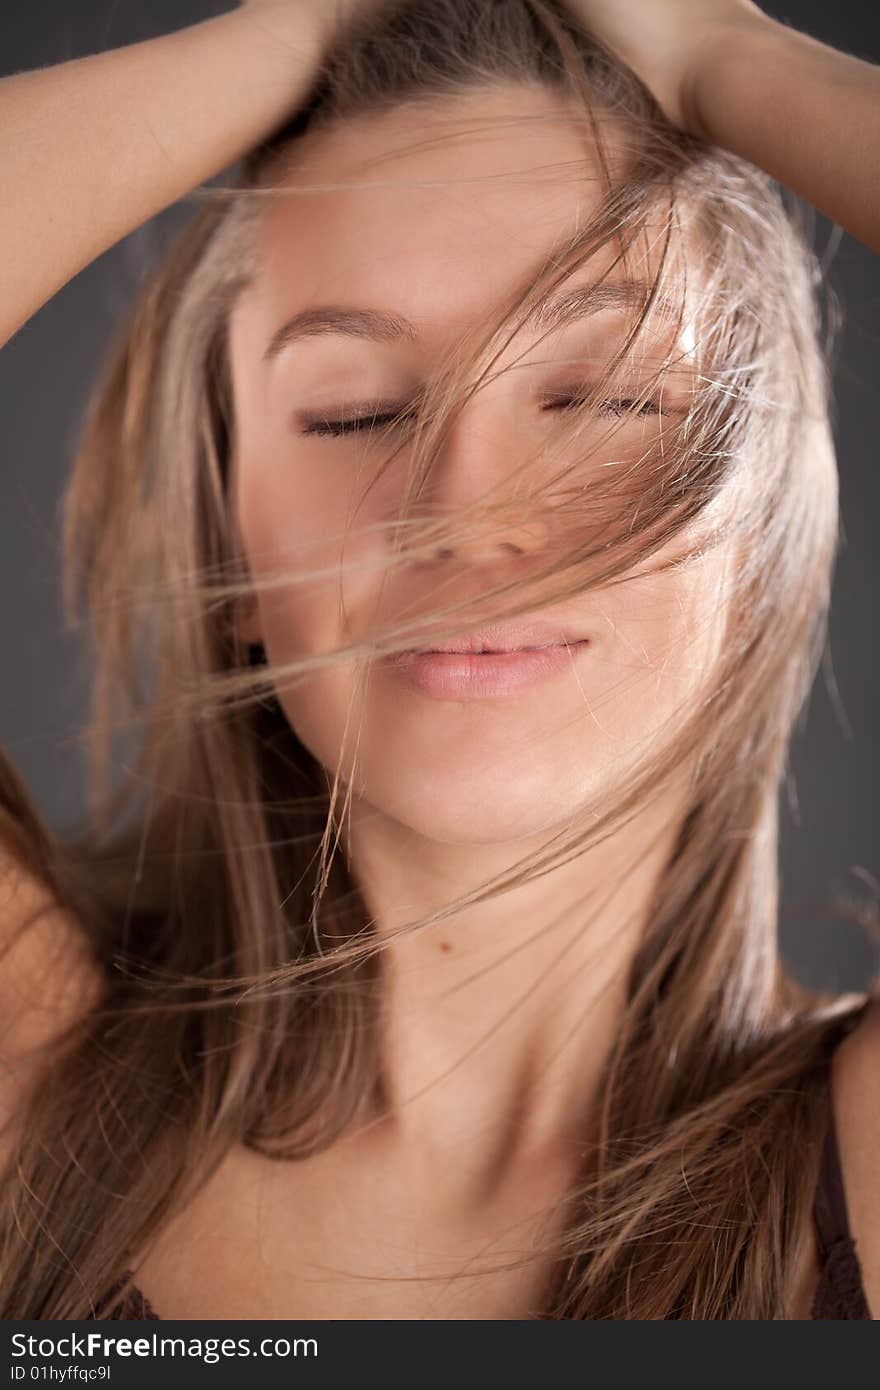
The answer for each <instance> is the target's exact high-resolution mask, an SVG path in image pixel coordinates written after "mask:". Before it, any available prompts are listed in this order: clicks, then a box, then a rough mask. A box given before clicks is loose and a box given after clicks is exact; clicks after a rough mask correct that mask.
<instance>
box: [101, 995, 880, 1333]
mask: <svg viewBox="0 0 880 1390" xmlns="http://www.w3.org/2000/svg"><path fill="white" fill-rule="evenodd" d="M861 1012H862V1011H861V1010H858V1011H856V1012H855V1013H854V1014H849V1015H847V1016H846V1018H844V1019H843V1020H842V1022H841V1024H840V1025H839V1026H838V1027H836V1028H832V1029H830V1030H829V1039H828V1047H827V1051H826V1054H825V1060H824V1067H823V1072H824V1076H823V1085H824V1087H825V1094H826V1103H827V1107H828V1126H827V1129H826V1132H825V1141H824V1144H823V1147H822V1157H821V1161H820V1168H819V1180H818V1183H817V1185H816V1197H815V1202H814V1206H813V1216H814V1220H815V1223H816V1231H817V1234H818V1237H819V1248H820V1256H821V1261H822V1269H821V1274H820V1277H819V1283H818V1285H817V1286H816V1292H815V1294H814V1297H813V1304H812V1308H811V1310H810V1317H811V1319H829V1318H833V1319H840V1318H857V1319H860V1320H865V1319H867V1320H869V1321H870V1320H871V1311H870V1309H869V1308H868V1302H867V1299H866V1297H865V1289H864V1285H863V1282H862V1271H861V1267H860V1265H859V1257H858V1255H857V1253H856V1247H855V1240H854V1239H853V1236H852V1233H851V1231H850V1227H849V1214H848V1212H847V1207H846V1195H845V1192H844V1187H843V1173H842V1171H841V1165H840V1150H839V1147H838V1142H837V1128H836V1125H835V1121H834V1106H833V1104H832V1096H831V1059H832V1057H833V1055H834V1051H835V1049H836V1047H837V1045H838V1043H839V1042H841V1041H842V1039H843V1037H845V1036H846V1034H847V1033H848V1032H849V1031H850V1030H851V1029H852V1028H853V1027H854V1026H855V1024H856V1023H857V1022H858V1021H859V1019H860V1018H861ZM128 1278H130V1271H129V1270H126V1271H125V1273H124V1274H123V1275H122V1277H121V1278H120V1280H119V1282H118V1283H117V1284H114V1286H113V1288H112V1289H111V1290H110V1291H109V1293H108V1296H107V1301H108V1302H109V1300H110V1299H112V1298H113V1296H114V1295H115V1294H116V1293H117V1292H118V1291H119V1290H121V1288H122V1286H123V1284H124V1283H125V1281H126V1280H127V1279H128ZM106 1317H107V1318H108V1319H111V1318H118V1319H130V1320H131V1321H146V1320H150V1321H154V1322H161V1321H162V1319H161V1317H160V1315H159V1314H158V1313H157V1312H155V1311H154V1310H153V1308H152V1306H151V1305H150V1302H149V1300H148V1299H146V1298H145V1297H144V1295H143V1294H142V1293H141V1291H140V1289H138V1288H137V1287H136V1286H134V1285H131V1286H130V1287H129V1290H128V1293H127V1294H126V1295H125V1297H124V1298H123V1299H122V1301H121V1302H120V1303H118V1304H117V1305H116V1306H115V1307H114V1308H113V1311H112V1312H111V1313H108V1314H106Z"/></svg>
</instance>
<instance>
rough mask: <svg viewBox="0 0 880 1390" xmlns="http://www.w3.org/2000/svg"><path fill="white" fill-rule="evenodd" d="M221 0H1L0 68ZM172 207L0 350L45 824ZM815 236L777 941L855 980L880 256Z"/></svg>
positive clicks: (15, 583) (849, 25)
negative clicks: (114, 394) (95, 496)
mask: <svg viewBox="0 0 880 1390" xmlns="http://www.w3.org/2000/svg"><path fill="white" fill-rule="evenodd" d="M231 7H232V6H231V5H230V4H228V3H217V0H128V3H121V2H120V0H76V4H75V5H74V6H71V5H70V0H31V3H29V4H27V5H24V4H21V3H15V2H14V0H13V3H10V2H9V0H7V3H6V4H5V5H4V6H2V7H0V72H2V73H4V74H5V73H9V72H16V71H21V70H23V69H27V68H32V67H38V66H43V65H45V64H50V63H57V62H61V61H63V60H64V59H67V58H72V57H79V56H82V55H84V54H87V53H93V52H97V51H100V50H102V49H106V48H112V47H117V46H119V45H121V44H125V43H131V42H134V41H136V40H139V39H145V38H149V37H151V36H153V35H155V34H158V33H162V32H166V31H168V30H171V29H175V28H179V27H181V26H182V25H184V24H188V23H192V22H194V21H196V20H199V19H206V18H208V17H209V16H210V15H212V14H217V13H220V12H222V11H224V10H226V9H229V8H231ZM764 8H765V9H767V10H768V11H769V12H770V13H772V14H774V15H775V16H776V17H777V18H780V19H784V20H786V21H788V22H789V23H791V24H793V25H794V26H795V27H797V28H800V29H804V30H806V31H807V32H809V33H811V34H813V35H814V36H815V37H817V38H820V39H823V40H824V41H825V42H828V43H831V44H833V45H835V46H836V47H839V48H843V49H845V50H846V51H847V52H850V53H854V54H856V55H857V56H859V57H862V58H867V59H869V60H871V61H873V62H877V61H880V13H878V7H877V6H875V5H874V4H866V3H865V0H839V3H837V4H835V5H833V6H830V5H828V4H827V0H790V3H788V4H776V3H773V4H770V3H767V4H765V5H764ZM108 114H109V113H108ZM0 196H7V195H6V193H5V191H4V192H3V193H2V194H0ZM187 215H188V210H187V208H186V207H181V206H180V205H178V207H176V208H174V209H171V210H169V212H167V213H166V214H163V216H162V217H160V218H157V219H154V221H153V222H151V223H149V224H148V225H147V226H145V227H144V228H141V229H140V230H139V231H137V232H135V233H134V234H133V235H132V236H130V237H128V238H126V240H125V241H123V242H121V243H120V244H119V245H118V246H116V247H114V248H113V249H112V250H111V251H109V252H108V253H107V254H106V255H104V256H102V257H100V259H99V260H97V261H96V262H94V263H93V264H92V265H91V266H89V267H88V268H87V269H86V270H84V271H83V272H82V273H81V274H80V275H78V276H77V277H76V278H75V279H74V280H73V281H72V282H71V283H70V284H68V285H67V286H65V288H64V289H62V290H61V291H60V292H59V293H58V294H56V295H55V297H54V299H53V300H52V301H51V302H50V303H49V304H47V305H45V306H44V307H43V309H41V310H40V312H39V313H38V314H36V315H35V316H34V318H32V319H31V321H30V322H29V323H28V324H26V325H25V326H24V327H23V328H22V329H21V330H20V331H19V332H18V334H17V335H16V336H15V337H14V338H13V339H12V341H11V342H10V343H9V344H7V346H6V347H5V348H4V350H3V351H2V353H0V419H2V421H3V442H4V449H3V452H4V454H5V458H4V460H3V465H2V468H0V627H2V632H3V637H4V640H3V649H4V680H3V682H2V689H0V744H2V746H3V748H4V749H5V751H6V752H7V753H8V754H9V755H10V756H11V757H12V759H13V761H14V762H15V764H16V765H17V767H18V768H19V769H20V771H21V772H22V774H23V776H24V778H25V780H26V782H27V783H28V785H29V787H30V789H31V791H32V793H33V795H34V797H35V799H36V801H37V804H38V806H39V807H40V809H41V810H42V812H43V814H44V815H45V817H46V819H47V821H48V822H49V823H50V824H51V825H52V826H53V827H55V828H57V829H59V830H63V829H64V828H65V826H67V825H70V824H71V823H72V821H73V820H74V819H75V817H76V814H77V812H78V810H79V808H80V805H81V798H82V764H81V758H80V754H79V751H78V749H77V746H76V733H77V729H78V727H79V724H80V720H81V718H82V715H83V713H84V710H85V700H86V690H87V673H86V670H85V661H84V658H83V653H82V650H81V647H80V642H79V639H78V638H77V637H76V635H74V634H68V633H65V632H64V631H63V628H62V623H61V614H60V602H59V594H58V524H57V502H58V495H59V492H60V488H61V485H62V481H63V479H64V477H65V474H66V472H67V469H68V466H69V462H70V459H71V455H72V450H73V446H74V441H75V438H76V432H77V428H78V423H79V416H80V412H81V409H82V406H83V404H84V401H85V398H86V394H87V391H88V388H89V384H90V382H91V381H92V379H93V376H94V373H95V371H96V369H97V366H98V363H99V361H100V359H101V356H102V353H103V352H104V350H105V347H106V345H107V342H108V338H109V335H110V332H111V330H112V327H113V324H114V323H115V321H116V320H117V318H118V316H119V315H120V314H121V313H122V311H123V309H124V308H125V306H126V304H127V303H128V301H129V299H130V297H131V295H132V293H133V290H134V288H135V286H136V284H137V281H138V278H139V276H140V275H141V274H142V273H143V269H144V267H145V266H147V265H149V263H150V262H151V260H152V258H153V257H154V256H155V255H156V254H157V253H158V251H159V250H160V248H161V246H162V244H163V243H164V241H165V240H166V239H167V235H168V234H169V232H171V231H172V230H173V229H174V228H175V227H176V226H177V225H179V223H180V221H181V220H182V219H185V217H186V216H187ZM816 241H817V245H818V246H819V247H820V248H826V247H827V248H828V257H829V262H828V278H829V280H830V282H831V284H832V286H833V287H834V288H835V289H836V291H837V293H838V295H839V297H840V299H841V301H842V305H843V309H844V313H845V327H844V332H843V337H842V339H841V342H840V348H839V359H838V367H837V371H836V383H835V394H836V401H837V441H838V452H839V461H840V474H841V505H842V517H843V544H842V550H841V554H840V558H839V561H838V568H837V576H836V582H835V589H834V603H833V611H832V624H831V642H830V664H829V663H828V662H827V663H826V671H825V673H824V674H821V675H820V677H819V680H818V681H817V683H816V686H815V689H814V693H813V697H812V700H811V703H810V708H809V712H808V716H807V718H806V720H805V721H804V726H803V730H802V732H801V734H800V736H799V738H798V740H797V743H796V746H795V752H794V760H793V775H792V782H793V784H794V791H795V792H796V804H797V811H796V812H795V807H794V805H793V804H792V799H791V798H789V804H788V805H786V806H784V807H783V842H782V873H783V896H782V911H781V921H780V942H781V947H782V951H783V954H784V955H785V957H786V959H787V960H788V962H789V964H790V966H791V968H792V970H793V971H794V973H795V974H796V975H797V976H798V978H800V979H802V980H804V981H805V982H807V983H809V984H811V985H815V986H819V987H827V988H833V989H850V988H859V987H860V986H861V985H862V984H864V983H865V982H866V981H867V979H868V978H869V976H870V974H871V973H872V971H873V970H874V969H876V966H877V959H876V949H875V948H873V947H872V946H871V945H870V943H869V939H868V938H867V937H866V936H865V935H864V934H863V933H862V931H861V930H860V928H859V927H857V926H856V925H854V924H852V923H851V922H849V921H847V920H846V918H845V917H844V916H843V915H842V914H841V913H840V911H839V910H838V908H837V906H836V903H837V902H838V900H840V899H841V898H843V899H852V898H854V897H857V898H860V899H866V900H867V901H868V902H870V901H871V900H872V898H876V896H877V893H878V883H877V879H878V878H880V845H878V838H880V837H878V834H877V829H876V823H877V816H878V811H880V792H878V787H877V773H878V770H880V766H878V733H880V713H878V711H880V660H878V656H877V653H876V651H875V646H874V640H875V605H874V595H875V591H876V586H877V580H878V558H877V550H876V547H875V540H874V537H875V531H876V529H877V524H878V522H880V477H878V468H877V458H876V446H875V437H876V427H877V423H878V421H880V408H878V375H880V374H878V372H877V369H876V367H875V349H876V344H877V337H878V332H880V260H878V258H876V257H875V256H873V255H872V254H871V252H870V251H868V250H867V249H866V248H865V247H863V246H860V245H859V244H858V243H856V242H855V241H853V240H852V238H850V237H848V236H845V235H844V236H843V237H842V238H841V239H840V241H839V243H838V242H837V241H836V240H835V238H834V237H833V235H832V229H831V228H830V227H829V226H828V224H827V223H825V222H824V220H823V219H821V218H820V219H818V221H817V233H816Z"/></svg>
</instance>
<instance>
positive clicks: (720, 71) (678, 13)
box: [567, 0, 880, 251]
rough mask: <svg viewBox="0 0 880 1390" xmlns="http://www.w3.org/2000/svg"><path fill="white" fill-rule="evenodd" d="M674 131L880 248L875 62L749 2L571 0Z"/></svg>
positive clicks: (879, 82) (879, 89)
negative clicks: (758, 173)
mask: <svg viewBox="0 0 880 1390" xmlns="http://www.w3.org/2000/svg"><path fill="white" fill-rule="evenodd" d="M567 4H568V8H569V9H570V11H571V12H572V13H573V14H575V15H577V16H578V17H579V18H580V19H581V20H582V21H583V23H584V24H585V26H586V27H587V28H588V29H590V30H591V31H593V32H595V33H596V34H597V35H598V36H599V37H600V38H603V39H604V40H605V42H606V43H608V45H609V47H611V48H612V49H614V50H615V51H616V52H617V53H618V54H619V55H620V56H621V57H622V58H623V59H624V60H625V61H626V62H628V63H629V65H630V66H631V67H632V68H633V69H634V70H635V72H637V73H638V74H639V76H640V77H641V78H642V80H643V81H644V82H645V83H646V84H647V86H648V87H649V88H650V90H651V91H652V92H653V94H654V96H655V97H656V98H657V100H658V101H659V103H660V105H661V106H662V107H663V109H664V111H665V112H666V114H667V115H668V116H669V117H670V119H671V120H673V121H674V122H675V123H676V124H677V125H680V126H682V127H683V128H684V129H686V130H690V131H691V132H692V133H694V134H696V135H702V136H704V137H705V138H706V139H708V140H711V141H713V142H714V143H715V144H717V145H722V146H724V148H725V149H728V150H732V151H733V152H734V153H735V154H739V155H742V156H743V157H744V158H745V159H748V160H749V161H750V162H751V163H752V164H756V165H758V166H759V168H761V169H765V170H766V171H767V173H769V174H772V175H773V177H774V178H776V179H778V180H779V181H780V182H781V183H784V184H786V185H787V186H788V187H789V188H791V189H792V190H793V191H794V192H795V193H797V194H799V195H800V196H801V197H802V198H805V199H806V200H807V202H809V203H812V204H813V206H814V207H816V208H818V209H819V211H820V212H823V213H824V214H825V215H826V217H829V218H831V220H832V221H834V222H837V223H838V224H839V225H840V226H842V227H844V228H845V229H846V230H847V231H848V232H850V233H851V234H852V235H853V236H854V237H856V238H858V240H859V241H862V242H864V243H865V244H866V245H867V246H870V247H871V248H872V250H874V251H880V177H878V171H880V67H878V66H875V65H874V64H873V63H868V62H863V61H862V60H861V59H859V58H852V57H849V56H848V55H847V54H844V53H839V52H838V51H837V50H836V49H833V48H829V47H828V46H827V45H826V44H823V43H819V42H818V41H817V40H816V39H812V38H809V37H807V35H805V34H801V33H798V32H797V31H796V30H794V29H790V28H787V27H786V26H785V25H784V24H780V23H778V22H777V21H776V20H773V19H771V18H770V17H769V16H768V15H766V14H764V12H763V11H762V10H760V9H759V8H758V7H757V6H756V5H754V4H751V3H750V2H749V0H567Z"/></svg>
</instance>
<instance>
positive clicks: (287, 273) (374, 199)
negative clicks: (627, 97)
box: [233, 85, 661, 342]
mask: <svg viewBox="0 0 880 1390" xmlns="http://www.w3.org/2000/svg"><path fill="white" fill-rule="evenodd" d="M601 136H602V139H603V142H604V153H605V155H606V157H607V158H608V159H609V160H610V162H611V166H612V168H613V169H615V170H619V169H621V168H622V166H623V163H624V161H625V158H626V154H625V146H626V142H625V140H624V139H623V137H622V132H621V130H620V129H619V128H618V127H617V126H616V124H615V123H614V122H613V120H612V118H610V117H604V118H602V119H601ZM294 155H295V166H294V167H293V168H291V169H290V170H289V171H288V172H287V173H286V175H285V177H284V180H283V184H282V192H281V193H280V195H279V196H278V197H277V198H276V197H270V198H269V199H268V200H267V204H266V206H265V208H264V209H263V211H262V212H261V216H260V219H259V223H258V234H257V248H256V249H257V262H256V266H257V269H256V274H255V277H254V280H253V282H252V284H251V286H250V287H249V289H248V291H247V294H246V295H245V297H244V298H245V301H246V308H245V310H244V316H245V317H246V318H247V319H248V320H249V321H250V322H251V323H256V321H257V320H259V324H260V331H262V332H264V331H265V328H266V326H267V325H268V324H270V323H271V321H272V319H273V318H274V319H275V320H279V316H280V314H281V311H282V310H286V311H287V312H288V313H290V312H293V311H299V310H308V309H309V308H310V307H311V306H315V305H325V304H328V303H329V304H342V305H347V304H350V305H360V304H363V305H368V304H372V305H380V306H384V307H386V308H388V309H391V310H394V311H396V312H397V313H398V314H400V315H401V316H404V317H405V318H406V319H408V320H409V321H410V322H411V323H412V324H414V325H415V328H416V330H417V332H418V334H419V337H420V339H421V340H422V341H424V342H428V341H430V340H431V339H432V338H435V337H436V338H437V339H438V340H439V339H440V338H441V337H442V338H444V339H447V338H449V339H451V340H452V341H453V342H454V341H455V337H456V335H457V334H458V333H460V332H462V331H464V330H465V329H467V328H471V327H473V325H474V324H475V323H479V322H481V321H485V319H486V317H487V316H488V315H490V314H491V312H492V308H493V305H495V304H496V303H497V302H498V301H499V300H501V299H503V298H504V297H505V296H506V294H508V293H509V291H510V289H511V288H512V287H513V286H514V285H515V284H517V283H520V281H521V277H522V276H523V274H527V273H528V272H529V271H530V270H532V269H533V268H534V267H535V266H536V264H540V263H542V261H543V258H544V257H545V256H546V255H547V254H548V252H550V251H551V250H554V249H556V248H559V247H560V246H562V245H564V243H565V242H566V241H567V240H568V239H569V238H570V237H571V236H572V235H574V234H576V233H577V232H578V231H580V230H582V229H583V228H584V226H585V225H586V224H587V223H588V222H589V221H590V219H591V218H592V217H593V215H594V214H595V211H596V209H597V207H598V205H599V203H600V200H601V198H602V196H603V193H604V185H603V182H602V178H601V164H600V160H599V157H598V151H597V147H596V143H595V137H594V135H593V134H592V133H591V132H590V130H589V128H588V127H587V125H586V122H585V121H584V119H583V116H581V117H580V118H578V112H577V109H576V108H575V107H574V106H573V105H570V104H568V103H567V102H566V101H565V100H564V99H563V98H562V97H561V96H559V95H557V94H555V93H552V92H549V91H548V90H546V89H542V88H539V87H528V86H525V85H516V86H510V87H503V86H499V87H496V88H487V89H480V90H476V91H473V92H468V93H462V94H457V95H455V96H444V97H443V98H439V99H437V100H436V101H434V102H431V103H428V104H424V103H419V105H418V107H415V106H410V107H396V108H395V109H393V110H391V111H388V112H382V113H374V114H370V115H368V116H366V117H363V118H360V117H359V118H356V119H352V120H346V121H344V122H340V123H339V124H338V125H336V126H334V127H331V128H329V129H327V130H325V131H322V132H317V133H314V134H312V135H309V136H307V137H305V138H304V139H303V140H301V141H300V142H299V143H298V145H297V146H296V147H295V150H294ZM330 184H339V185H341V186H339V187H333V188H329V187H327V185H330ZM658 230H659V228H658ZM660 241H661V238H660V237H659V235H658V236H652V235H651V228H650V226H649V229H648V235H647V236H645V237H641V238H639V239H638V240H637V241H636V243H635V244H634V246H633V247H632V248H631V249H630V250H629V251H628V252H627V258H626V262H625V265H624V264H620V263H617V262H618V257H619V249H620V248H619V243H610V244H608V245H607V246H605V247H603V248H601V249H600V250H598V251H597V252H596V253H595V255H594V256H592V257H591V259H590V263H589V267H588V268H587V267H583V268H582V269H581V270H580V272H578V280H579V281H580V282H585V283H586V282H589V281H592V280H594V279H598V278H600V277H602V276H603V275H605V274H606V273H610V275H611V276H612V277H613V278H615V279H618V280H625V279H634V280H642V281H648V282H650V280H651V278H652V276H653V274H654V271H655V269H656V265H657V262H658V261H659V251H658V249H657V248H658V246H659V244H660ZM233 331H234V330H233Z"/></svg>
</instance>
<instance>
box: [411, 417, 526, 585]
mask: <svg viewBox="0 0 880 1390" xmlns="http://www.w3.org/2000/svg"><path fill="white" fill-rule="evenodd" d="M504 415H505V411H504V406H503V403H502V404H501V406H500V407H499V406H495V407H494V408H492V407H489V406H488V405H487V404H486V403H484V402H481V401H480V400H479V396H478V398H477V400H476V401H471V402H469V403H468V405H466V406H465V407H464V408H463V409H462V410H461V412H460V414H459V415H458V417H457V418H456V419H455V420H454V421H452V422H451V423H450V425H449V426H448V427H447V434H446V438H445V439H444V441H443V443H442V445H441V446H440V448H439V449H438V451H437V453H436V455H435V457H434V458H433V459H432V461H431V468H430V471H429V475H428V477H427V479H426V481H425V486H424V490H423V493H422V496H421V507H420V508H419V510H422V509H424V512H425V513H426V515H427V517H428V520H429V526H430V530H431V531H433V530H434V529H435V528H437V529H440V530H441V531H442V532H443V537H442V539H441V540H438V543H437V544H436V546H433V547H432V546H430V544H428V545H427V546H426V547H425V548H424V550H423V553H424V554H425V555H426V556H428V555H430V557H431V559H432V560H433V561H434V562H435V563H436V562H439V561H448V560H452V559H460V560H466V561H467V562H468V563H469V564H493V563H498V562H499V561H502V560H505V559H506V560H508V561H509V560H510V559H511V558H513V557H534V556H538V555H540V554H541V552H543V551H544V550H546V549H547V547H548V545H549V542H550V525H549V523H548V519H547V513H546V510H545V507H546V503H545V504H543V506H540V507H539V503H538V501H537V500H533V499H529V498H528V497H527V496H526V497H523V496H522V493H523V491H524V490H526V491H528V490H530V489H534V486H535V477H534V470H533V468H532V466H531V465H530V463H529V461H528V458H527V455H525V454H524V452H523V449H522V441H521V439H520V441H519V443H518V442H517V438H516V435H517V431H516V428H515V426H514V424H513V422H512V421H511V420H510V418H509V407H508V411H507V416H508V418H506V419H505V418H504ZM520 433H521V431H520ZM524 463H525V465H526V466H525V467H523V464H524ZM511 475H516V476H515V477H513V479H512V481H511V484H510V488H509V489H508V488H507V487H506V486H505V479H506V478H509V477H511ZM514 490H515V491H516V493H518V494H519V496H518V497H517V496H513V495H511V494H512V493H513V492H514ZM483 507H488V508H491V514H490V515H489V516H486V517H481V516H477V515H475V514H474V513H475V511H476V509H478V508H483ZM459 532H460V535H459V534H458V533H459Z"/></svg>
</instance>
